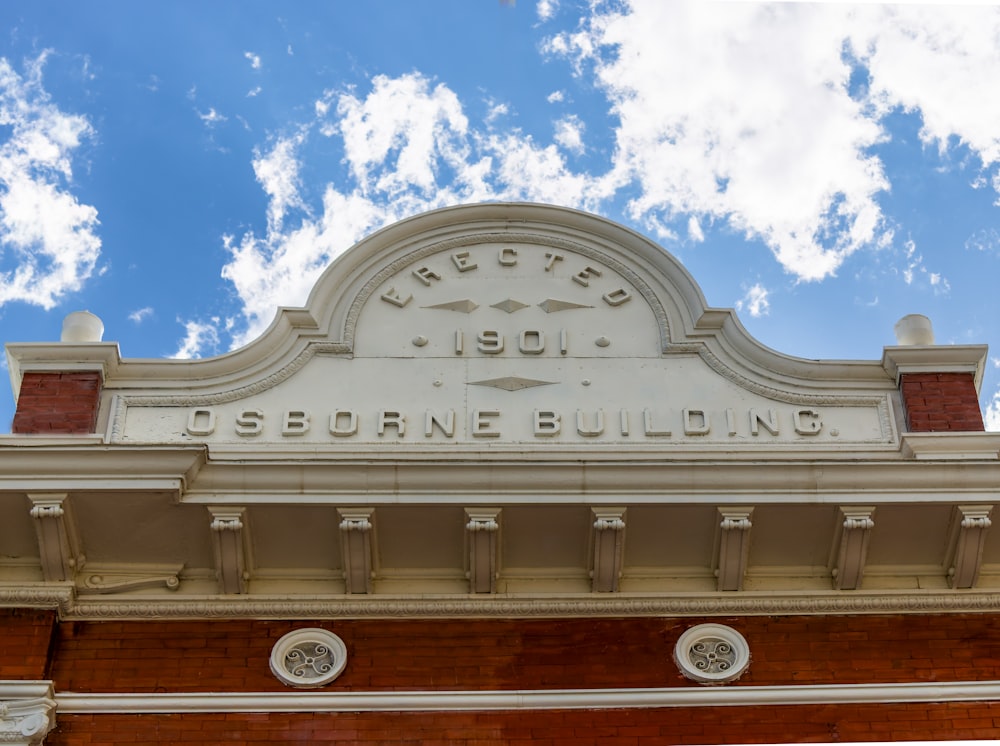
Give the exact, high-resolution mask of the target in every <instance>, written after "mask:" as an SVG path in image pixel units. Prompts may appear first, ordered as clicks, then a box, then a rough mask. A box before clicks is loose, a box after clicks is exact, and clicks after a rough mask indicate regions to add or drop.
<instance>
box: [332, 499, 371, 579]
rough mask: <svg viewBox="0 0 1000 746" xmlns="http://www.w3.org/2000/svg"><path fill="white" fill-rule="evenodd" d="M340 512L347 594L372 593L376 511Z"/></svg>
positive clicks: (352, 509)
mask: <svg viewBox="0 0 1000 746" xmlns="http://www.w3.org/2000/svg"><path fill="white" fill-rule="evenodd" d="M337 512H338V513H340V546H341V549H342V550H343V557H344V582H345V583H346V585H347V592H348V593H371V592H372V567H373V564H374V563H373V561H372V560H373V557H374V555H373V550H374V547H375V542H374V536H373V534H374V533H375V509H374V508H343V509H341V510H338V511H337Z"/></svg>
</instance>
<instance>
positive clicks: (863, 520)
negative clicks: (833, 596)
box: [830, 506, 875, 591]
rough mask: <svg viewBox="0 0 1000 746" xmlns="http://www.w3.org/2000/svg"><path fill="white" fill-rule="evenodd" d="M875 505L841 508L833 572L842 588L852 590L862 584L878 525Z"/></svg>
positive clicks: (835, 538)
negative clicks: (869, 546) (872, 535)
mask: <svg viewBox="0 0 1000 746" xmlns="http://www.w3.org/2000/svg"><path fill="white" fill-rule="evenodd" d="M873 515H875V508H874V507H872V506H851V507H841V508H840V513H839V516H838V521H837V531H836V535H835V537H834V547H835V549H834V556H835V557H836V560H835V562H834V566H833V569H832V571H831V573H830V574H831V575H832V577H833V587H834V588H836V589H837V590H839V591H853V590H857V589H858V588H860V587H861V577H862V576H863V575H864V571H865V562H866V560H867V558H868V542H869V540H870V539H871V533H872V529H873V528H875V520H874V519H873V518H872V516H873Z"/></svg>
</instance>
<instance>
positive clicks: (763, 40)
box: [545, 0, 1000, 280]
mask: <svg viewBox="0 0 1000 746" xmlns="http://www.w3.org/2000/svg"><path fill="white" fill-rule="evenodd" d="M592 7H594V8H595V9H596V10H595V11H594V14H593V16H592V17H591V18H590V19H589V20H588V22H586V23H585V24H584V25H583V26H582V27H581V28H580V29H578V30H576V31H574V32H571V33H565V34H561V35H557V36H555V37H553V38H552V39H550V40H549V42H548V43H547V44H546V46H545V50H546V51H547V52H548V53H549V54H552V55H561V56H564V57H566V58H567V59H569V60H570V61H571V62H572V63H573V64H574V65H575V68H576V69H577V70H578V71H579V72H580V73H581V74H585V73H588V72H592V73H593V74H594V75H595V76H596V78H597V80H598V81H599V84H600V85H601V86H603V88H604V90H605V92H606V95H607V96H608V98H609V100H610V101H611V102H612V104H613V112H614V114H615V115H616V116H617V117H618V118H619V120H620V124H619V127H618V130H617V133H616V136H617V155H616V160H615V165H614V174H615V178H616V181H617V183H618V184H619V185H621V186H623V187H624V186H626V185H629V184H637V185H638V187H639V194H638V196H637V197H635V198H634V199H633V200H632V202H631V203H630V210H631V213H632V215H633V216H634V217H635V218H636V219H639V220H645V221H646V222H647V224H648V225H653V224H656V223H658V222H661V221H662V220H663V219H664V218H666V219H668V220H672V219H673V218H675V217H678V216H683V215H686V214H694V215H698V216H707V217H711V218H713V219H721V220H725V221H727V222H728V223H729V224H730V226H731V227H733V228H735V229H737V230H739V231H741V232H743V233H745V234H746V235H748V236H750V237H759V238H761V239H762V240H764V241H765V242H766V243H767V244H768V245H769V246H770V248H771V249H772V251H773V252H774V255H775V257H776V258H777V260H778V261H779V262H780V263H781V265H782V266H783V267H784V268H785V269H786V270H787V271H789V272H790V273H792V274H793V275H795V276H796V277H798V278H800V279H805V280H817V279H822V278H824V277H826V276H829V275H831V274H833V273H834V272H836V270H837V269H838V267H839V266H840V265H841V264H842V263H843V262H844V260H845V259H846V258H847V257H848V256H850V255H851V254H852V253H854V252H855V251H857V250H859V249H861V248H864V247H869V246H875V245H878V244H879V243H881V242H883V241H884V239H885V235H886V233H887V227H886V226H885V224H884V220H883V215H882V211H881V208H880V205H879V203H878V198H879V197H880V196H881V195H883V194H884V193H885V192H886V191H887V190H888V189H889V183H888V181H887V179H886V176H885V173H884V166H883V163H882V162H881V161H880V160H879V159H878V158H877V157H876V156H874V155H873V154H872V152H871V148H872V146H873V145H875V144H877V143H879V142H880V141H881V140H883V139H884V138H885V137H886V136H887V135H886V132H885V131H884V129H883V127H882V123H881V122H882V118H883V117H884V116H885V115H886V114H887V113H888V112H890V111H892V110H894V109H897V108H904V109H907V110H911V111H919V113H920V115H921V116H922V118H923V120H924V128H923V130H922V133H921V136H922V138H923V139H924V141H925V142H926V143H929V144H936V145H938V146H939V147H942V148H943V147H944V146H945V144H946V143H947V142H948V140H949V138H950V137H957V138H958V140H960V141H961V142H963V143H965V144H967V145H968V146H969V147H970V148H971V149H972V150H973V151H974V152H975V153H976V154H978V155H979V156H980V157H981V158H982V159H983V161H984V162H985V163H986V164H987V165H989V164H993V163H997V162H1000V135H998V134H997V130H996V126H995V123H996V121H998V120H1000V97H998V96H996V95H995V91H994V90H993V88H994V87H995V81H996V80H997V79H998V78H1000V46H998V45H996V43H995V41H994V40H995V39H996V38H997V37H998V35H1000V11H998V10H997V9H996V8H986V7H981V8H957V7H955V6H948V7H943V6H942V7H931V6H916V5H914V6H905V7H897V6H885V5H878V6H875V5H871V6H848V5H843V4H838V3H830V4H805V3H782V4H757V3H753V4H751V3H745V4H732V3H729V4H726V5H725V6H722V5H721V4H720V3H716V2H680V1H678V2H669V3H665V2H661V1H660V0H631V1H630V2H624V3H610V2H609V3H595V4H594V5H593V6H592ZM852 65H858V66H862V67H865V66H866V67H867V70H868V73H869V76H870V84H869V85H868V87H867V89H865V88H857V87H854V85H853V83H852V72H853V70H852ZM855 82H856V81H855ZM996 186H997V188H998V192H1000V182H997V184H996Z"/></svg>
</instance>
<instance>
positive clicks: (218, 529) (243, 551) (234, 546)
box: [208, 506, 253, 593]
mask: <svg viewBox="0 0 1000 746" xmlns="http://www.w3.org/2000/svg"><path fill="white" fill-rule="evenodd" d="M208 512H209V513H210V514H211V516H212V521H211V523H210V524H209V526H210V527H211V529H212V548H213V549H214V552H215V570H216V573H217V575H218V578H219V592H220V593H246V592H247V590H248V585H247V584H248V581H249V580H250V568H251V567H253V563H252V561H251V558H250V546H249V538H250V529H249V527H248V526H247V510H246V508H238V507H218V506H210V507H209V508H208Z"/></svg>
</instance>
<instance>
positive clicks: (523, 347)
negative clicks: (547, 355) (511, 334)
mask: <svg viewBox="0 0 1000 746" xmlns="http://www.w3.org/2000/svg"><path fill="white" fill-rule="evenodd" d="M517 349H519V350H520V351H521V352H522V353H524V354H525V355H540V354H541V353H542V352H544V351H545V333H544V332H540V331H537V330H535V329H526V330H525V331H523V332H521V333H520V334H519V335H518V338H517Z"/></svg>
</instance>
